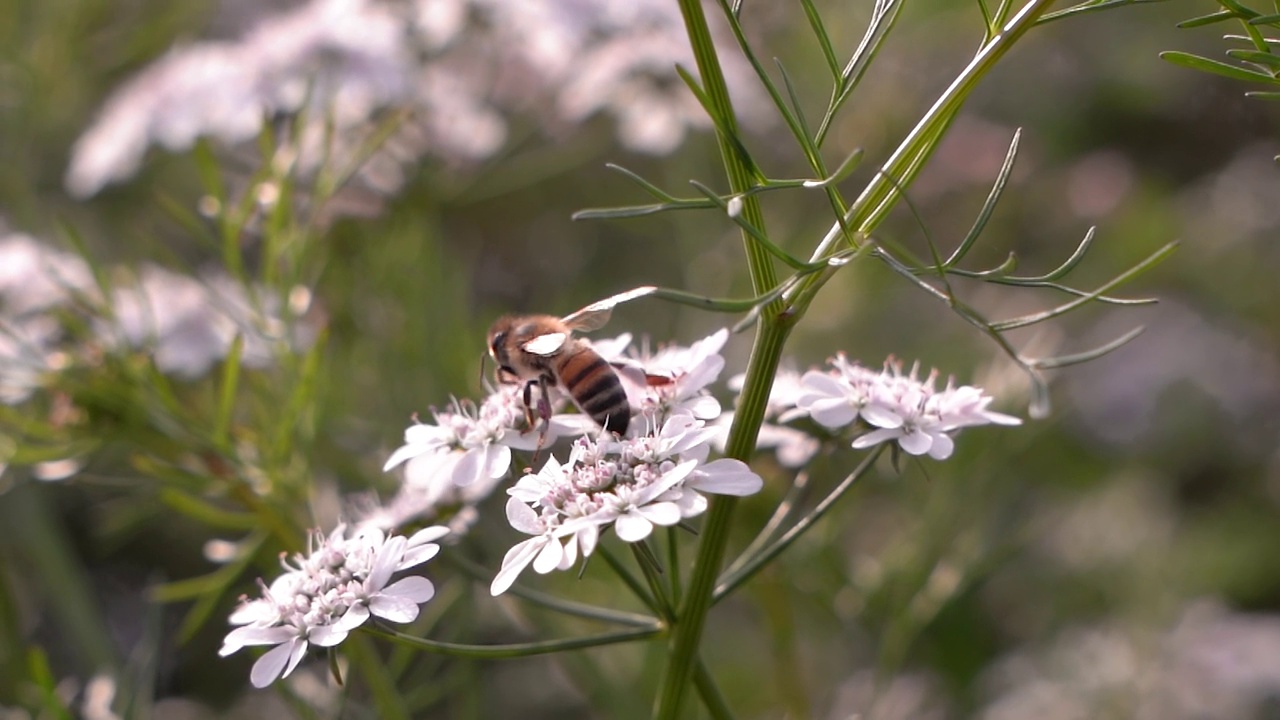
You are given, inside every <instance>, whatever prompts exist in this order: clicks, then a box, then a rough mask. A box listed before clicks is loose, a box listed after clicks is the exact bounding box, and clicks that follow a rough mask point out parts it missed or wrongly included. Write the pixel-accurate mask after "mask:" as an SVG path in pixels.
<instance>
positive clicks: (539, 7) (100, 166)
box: [64, 0, 769, 197]
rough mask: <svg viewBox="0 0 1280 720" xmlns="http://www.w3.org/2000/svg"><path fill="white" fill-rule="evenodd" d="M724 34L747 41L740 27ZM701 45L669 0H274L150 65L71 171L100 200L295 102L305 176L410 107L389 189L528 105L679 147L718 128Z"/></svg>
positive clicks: (752, 119)
mask: <svg viewBox="0 0 1280 720" xmlns="http://www.w3.org/2000/svg"><path fill="white" fill-rule="evenodd" d="M713 33H715V35H716V36H717V37H719V38H720V39H721V41H722V42H727V43H731V42H732V40H731V38H730V37H729V34H728V33H727V32H725V28H724V27H723V25H716V26H713ZM691 53H692V51H691V50H690V49H689V46H688V41H687V38H686V35H685V29H684V23H683V20H682V18H681V15H680V12H679V9H678V8H677V7H676V6H675V5H672V4H671V3H669V2H666V1H665V0H635V1H634V2H629V3H615V2H609V1H608V0H523V1H522V2H518V3H512V2H507V1H506V0H416V2H413V3H411V4H410V5H409V6H408V7H403V6H401V5H400V4H398V3H386V2H375V1H374V0H306V1H304V2H302V3H300V4H297V5H296V6H293V7H291V8H289V9H287V10H285V11H282V12H277V13H273V14H266V13H264V14H263V16H262V17H261V18H259V19H258V20H257V21H256V24H255V26H254V27H252V28H251V29H250V30H249V31H248V32H246V33H245V34H244V35H243V36H242V37H239V38H233V39H228V40H219V41H199V42H194V43H190V44H188V45H185V46H179V47H176V48H174V49H173V50H171V51H170V52H169V53H168V54H167V55H165V56H163V57H161V58H160V59H159V60H157V61H156V62H154V63H153V64H152V65H151V66H149V67H147V68H144V69H143V70H142V71H141V72H140V73H138V74H137V75H136V76H135V77H134V78H132V79H130V80H129V81H127V82H126V83H125V84H124V85H123V86H121V87H120V88H119V89H117V90H116V92H115V93H114V94H112V95H111V96H110V97H109V98H108V99H107V101H106V103H105V105H104V107H103V109H102V110H101V112H100V113H99V115H98V118H97V119H96V121H95V122H94V123H93V125H92V126H90V127H89V128H88V130H86V131H85V132H84V134H83V135H81V137H80V138H79V139H78V140H77V142H76V143H75V146H74V148H73V150H72V156H71V162H70V166H69V168H68V170H67V172H66V177H65V181H64V182H65V185H66V187H67V189H68V190H69V191H70V192H71V193H72V194H73V195H76V196H79V197H87V196H90V195H93V194H95V193H97V192H98V191H99V190H101V189H102V188H103V187H105V186H106V185H108V184H110V183H113V182H118V181H121V180H124V179H126V178H128V177H131V176H132V175H133V174H135V173H136V172H137V170H138V168H139V166H140V165H141V163H142V160H143V158H144V157H145V154H146V152H147V150H148V149H149V148H151V147H153V146H161V147H163V148H166V149H168V150H170V151H183V150H186V149H188V148H190V147H191V146H192V145H193V144H194V142H195V140H196V139H197V138H200V137H208V138H214V139H216V140H219V141H222V142H223V143H225V144H227V145H230V146H242V145H244V144H246V143H247V142H249V141H251V140H252V138H253V137H255V136H256V135H257V134H258V132H259V130H260V129H261V127H262V125H263V123H264V122H265V121H267V120H268V119H271V118H276V117H279V116H280V115H285V114H291V115H294V116H295V117H298V118H300V119H302V120H303V122H301V123H299V126H298V127H297V129H296V131H295V132H294V133H292V135H291V137H290V138H289V139H287V140H285V141H284V142H287V143H289V145H288V146H287V147H286V148H285V150H286V152H284V153H282V156H288V157H289V158H291V162H292V164H293V167H292V170H293V172H294V173H295V174H296V175H298V176H300V177H304V178H305V177H307V176H309V175H311V174H313V173H314V172H315V171H316V170H317V169H318V167H319V165H320V163H321V162H324V161H326V159H328V161H329V162H331V163H332V164H333V166H334V167H346V166H347V165H350V164H352V163H353V162H354V161H356V160H357V159H360V158H361V157H362V156H361V153H363V152H364V151H365V149H366V148H367V146H368V145H369V144H370V142H371V141H373V140H375V139H377V138H378V137H379V133H380V132H381V129H382V128H384V127H385V125H384V124H382V123H381V122H380V121H381V119H382V116H383V114H384V113H385V112H386V111H388V110H398V111H402V113H403V115H404V116H405V117H406V118H407V119H406V120H405V121H404V122H402V123H401V124H400V125H399V126H398V127H397V128H395V130H394V132H392V133H391V135H390V136H389V137H387V138H386V139H385V142H384V143H383V144H382V145H381V146H380V147H379V148H378V149H377V151H376V152H375V153H374V154H373V156H372V157H370V158H369V159H368V161H367V162H366V163H365V164H364V165H363V166H361V167H360V168H359V170H358V172H357V178H356V180H357V181H358V182H359V184H360V185H362V186H363V187H364V188H365V189H368V190H373V191H374V192H375V193H377V194H379V195H387V194H391V193H394V192H396V191H398V190H399V188H400V187H401V186H402V185H403V184H404V181H405V179H406V178H407V177H408V174H409V172H411V171H412V168H413V167H414V166H415V165H416V161H417V160H418V159H420V158H421V157H423V156H424V155H427V154H430V155H432V156H433V157H436V158H439V159H442V160H445V161H446V162H451V163H454V164H462V163H475V162H477V161H480V160H484V159H486V158H488V157H491V156H492V155H493V154H494V153H496V152H498V151H499V150H501V149H502V147H503V146H504V145H505V144H506V142H507V136H508V124H509V122H511V118H512V117H513V116H514V117H519V116H524V117H525V118H527V119H528V120H532V124H533V125H535V126H538V127H541V128H543V129H544V130H545V131H546V132H547V133H548V134H549V135H553V136H560V137H563V136H566V135H568V134H569V133H570V132H572V129H573V128H574V127H577V126H578V125H579V124H581V123H582V122H584V121H586V120H587V119H588V118H590V117H592V116H594V115H597V114H606V115H609V116H611V117H612V118H613V119H614V120H615V126H616V128H617V136H618V139H619V141H620V142H621V143H622V144H623V145H624V146H626V147H628V148H630V149H633V150H637V151H640V152H645V153H650V154H666V153H669V152H671V151H672V150H674V149H675V148H676V147H677V146H678V145H679V144H680V142H681V141H682V140H683V139H684V137H685V136H686V134H687V133H688V132H689V131H690V130H692V129H698V128H700V129H704V130H707V129H710V127H711V123H710V121H709V120H708V119H707V117H706V113H705V112H704V111H703V109H702V108H701V107H700V106H699V104H698V102H697V100H696V99H695V97H694V96H693V94H692V93H691V92H690V91H689V89H688V88H687V87H685V85H684V83H683V82H682V81H681V80H680V78H679V76H678V75H677V74H676V72H675V67H676V65H677V64H679V65H683V66H685V67H693V66H694V62H693V56H692V54H691ZM723 69H724V71H725V75H726V79H727V81H728V83H729V84H730V86H731V88H732V89H733V91H734V96H735V99H736V100H735V105H736V107H737V109H738V111H739V114H740V117H741V119H742V121H743V122H744V123H747V124H751V125H755V126H757V127H759V126H762V125H763V124H764V122H766V121H767V119H768V118H769V115H768V112H767V110H768V105H767V103H766V102H765V96H764V95H763V93H761V92H760V91H759V90H758V89H757V88H756V87H755V83H754V75H753V74H752V72H751V70H750V66H749V65H748V64H747V63H746V62H745V61H744V60H743V59H742V58H741V57H739V56H737V55H736V54H726V55H725V59H724V68H723ZM522 124H528V123H522Z"/></svg>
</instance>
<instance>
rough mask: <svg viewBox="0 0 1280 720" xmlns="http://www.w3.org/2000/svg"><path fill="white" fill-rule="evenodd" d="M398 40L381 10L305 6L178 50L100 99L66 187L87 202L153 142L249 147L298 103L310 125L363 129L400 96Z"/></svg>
mask: <svg viewBox="0 0 1280 720" xmlns="http://www.w3.org/2000/svg"><path fill="white" fill-rule="evenodd" d="M405 35H406V28H405V27H404V22H403V21H402V20H401V19H400V18H399V17H398V16H397V14H395V13H394V12H393V11H392V9H391V7H390V6H388V5H384V4H381V3H370V2H365V1H364V0H313V1H312V2H309V3H307V4H305V5H302V6H300V7H298V8H296V9H294V10H291V11H289V12H287V13H284V14H281V15H277V16H273V17H268V18H265V19H264V20H262V21H261V22H260V24H259V25H258V26H257V27H256V28H255V29H254V30H252V31H251V32H250V33H248V34H247V35H246V37H245V38H244V39H242V40H241V41H239V42H204V43H197V44H194V45H191V46H188V47H185V48H176V49H174V50H172V51H170V53H169V54H168V55H166V56H165V57H164V58H161V59H160V60H158V61H157V62H156V63H154V64H152V65H151V66H149V67H148V68H146V69H145V70H143V71H142V72H141V73H140V74H138V75H137V76H136V77H135V78H133V79H132V80H130V81H129V82H128V83H126V84H125V85H124V86H123V87H122V88H121V89H120V90H118V91H117V92H116V93H115V94H114V95H112V96H111V98H109V99H108V101H107V104H106V106H105V107H104V109H103V111H102V113H101V114H100V116H99V118H98V120H97V121H96V122H95V124H94V125H93V126H92V127H91V128H90V129H89V130H88V131H87V132H86V133H85V134H84V135H82V136H81V137H80V139H79V140H77V141H76V144H75V147H74V148H72V154H71V165H70V167H69V168H68V170H67V176H66V186H67V189H68V191H70V192H71V193H72V194H73V195H76V196H79V197H87V196H90V195H93V194H94V193H96V192H98V191H99V190H100V189H102V187H103V186H104V185H107V184H109V183H112V182H115V181H118V180H121V179H124V178H127V177H129V176H130V175H132V174H133V173H134V172H136V171H137V168H138V165H139V163H140V162H141V160H142V156H143V154H144V153H145V152H146V150H147V148H148V147H149V146H151V145H153V144H158V145H161V146H162V147H164V148H166V149H168V150H172V151H182V150H186V149H188V148H190V147H191V146H192V145H193V144H194V143H195V141H196V139H197V138H200V137H212V138H216V139H218V140H221V141H224V142H226V143H228V144H232V145H234V144H237V143H241V142H245V141H248V140H250V139H252V138H253V137H254V136H256V135H257V133H258V132H259V130H260V129H261V128H262V124H263V123H264V122H265V121H266V120H267V119H268V118H270V117H271V116H272V115H275V114H278V113H292V112H297V111H299V110H302V109H303V105H304V104H308V113H309V114H311V115H314V116H315V120H314V122H316V123H323V122H325V121H326V120H327V121H330V122H332V123H333V124H334V125H335V126H336V127H337V128H338V129H344V128H348V127H350V126H352V125H355V124H357V123H363V122H364V121H366V120H368V119H369V117H370V116H371V115H372V113H373V112H374V111H375V110H377V109H378V108H380V107H384V106H385V105H387V104H388V103H390V102H391V101H392V100H394V99H397V98H400V97H403V96H404V95H405V93H406V88H407V87H408V85H409V83H410V78H409V71H410V65H411V57H410V53H409V50H408V47H407V45H406V37H405ZM311 157H318V156H315V155H312V156H311Z"/></svg>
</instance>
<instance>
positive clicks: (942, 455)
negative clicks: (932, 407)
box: [929, 433, 956, 460]
mask: <svg viewBox="0 0 1280 720" xmlns="http://www.w3.org/2000/svg"><path fill="white" fill-rule="evenodd" d="M955 449H956V443H955V441H954V440H952V439H951V437H950V436H948V435H943V434H941V433H939V434H937V435H934V436H933V445H932V446H931V447H930V448H929V457H931V458H933V459H934V460H946V459H947V458H949V457H951V453H952V452H954V451H955Z"/></svg>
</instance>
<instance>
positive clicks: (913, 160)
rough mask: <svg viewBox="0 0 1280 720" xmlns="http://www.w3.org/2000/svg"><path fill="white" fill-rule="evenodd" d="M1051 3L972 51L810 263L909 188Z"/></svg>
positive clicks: (1041, 3)
mask: <svg viewBox="0 0 1280 720" xmlns="http://www.w3.org/2000/svg"><path fill="white" fill-rule="evenodd" d="M1051 4H1053V0H1031V1H1030V2H1028V3H1027V4H1026V5H1025V6H1024V7H1023V8H1022V10H1020V11H1019V12H1018V14H1017V15H1015V16H1014V17H1013V19H1012V20H1010V21H1009V22H1008V23H1007V24H1006V25H1005V26H1004V28H1003V30H1002V31H1001V32H1000V33H999V34H998V35H996V36H995V37H993V38H991V40H990V41H989V42H987V43H986V44H984V45H983V46H982V47H981V48H980V49H979V50H978V53H977V55H975V56H974V58H973V60H972V61H971V62H970V63H969V64H968V65H967V66H966V67H965V69H964V70H962V71H961V72H960V74H959V75H958V76H956V79H955V80H953V81H952V83H951V85H950V86H949V87H948V88H947V89H946V91H945V92H944V93H943V94H942V95H941V96H940V97H939V98H938V100H937V101H936V102H935V103H934V104H933V107H931V108H929V112H927V113H925V116H924V117H923V118H921V119H920V122H919V123H917V124H916V126H915V128H913V129H912V130H911V133H910V134H909V135H907V137H906V138H905V139H904V140H903V141H902V144H901V145H899V146H898V149H897V150H896V151H894V153H893V156H892V157H890V158H889V160H888V161H887V162H885V164H884V167H883V168H882V169H881V171H880V172H879V173H877V174H876V176H875V177H874V178H872V180H871V182H869V183H867V187H866V189H864V190H863V191H862V194H861V195H860V196H859V197H858V199H857V201H856V202H854V204H853V207H851V208H850V209H849V212H848V213H846V214H845V217H844V218H843V224H842V223H841V222H837V223H836V224H835V225H833V226H832V227H831V229H830V230H829V231H828V232H827V235H826V237H824V238H823V239H822V242H821V243H819V244H818V247H817V249H816V250H815V251H814V253H813V258H812V259H813V260H814V261H817V260H820V259H822V258H823V257H825V256H826V255H827V254H829V253H830V252H831V248H832V247H833V246H834V244H835V243H836V241H837V240H839V239H840V238H841V237H843V235H844V227H845V226H847V227H849V228H851V229H853V230H854V231H857V232H862V233H867V234H870V233H871V232H872V231H873V230H874V229H875V228H876V227H877V226H878V225H879V224H880V221H881V220H883V219H884V217H885V216H886V215H888V214H889V211H890V210H892V209H893V206H894V204H895V203H897V201H898V198H900V197H901V191H900V190H899V188H905V187H910V186H911V182H912V181H913V180H914V179H915V177H916V175H917V174H918V173H919V172H920V170H921V169H922V168H923V167H924V164H925V162H926V161H927V160H928V159H929V158H930V157H931V156H932V155H933V151H934V150H935V149H937V147H938V144H939V143H940V142H941V141H942V136H943V135H944V134H945V132H946V129H947V127H948V126H949V125H950V124H951V121H952V119H954V118H955V115H956V113H957V112H959V110H960V107H961V105H963V104H964V101H965V99H966V98H968V97H969V93H970V92H971V91H972V90H973V88H974V87H976V86H977V84H978V81H979V80H981V79H982V78H983V77H984V76H986V74H987V73H988V72H989V71H990V70H991V68H992V67H994V66H995V64H996V63H997V62H998V61H999V60H1000V58H1002V57H1004V54H1005V53H1006V52H1008V50H1009V48H1010V47H1012V46H1013V44H1014V43H1015V42H1017V41H1018V39H1019V38H1021V37H1022V35H1023V34H1024V33H1026V32H1027V30H1030V29H1031V27H1032V26H1033V25H1034V24H1035V22H1036V20H1037V19H1039V17H1040V16H1041V15H1042V14H1044V12H1045V11H1046V10H1047V9H1048V8H1049V6H1050V5H1051ZM820 279H821V274H819V275H817V276H814V277H813V278H811V279H809V280H807V281H806V283H805V284H804V286H802V287H800V288H797V289H796V291H795V295H794V296H796V297H805V296H806V295H808V293H807V292H806V290H808V289H809V288H808V286H809V285H812V284H813V283H816V282H818V281H819V280H820Z"/></svg>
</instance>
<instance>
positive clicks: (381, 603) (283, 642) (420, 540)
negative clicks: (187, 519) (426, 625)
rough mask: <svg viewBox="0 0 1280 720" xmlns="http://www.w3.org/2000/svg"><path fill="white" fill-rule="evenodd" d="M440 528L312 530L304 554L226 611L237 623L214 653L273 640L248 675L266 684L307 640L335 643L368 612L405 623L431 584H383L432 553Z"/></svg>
mask: <svg viewBox="0 0 1280 720" xmlns="http://www.w3.org/2000/svg"><path fill="white" fill-rule="evenodd" d="M447 532H448V530H446V529H445V528H439V527H432V528H427V529H425V530H421V531H419V532H417V533H415V534H414V535H413V537H411V538H405V537H403V536H393V537H389V538H388V537H386V536H384V535H383V533H382V532H381V531H380V530H376V529H372V528H362V529H359V530H357V531H356V532H355V533H354V534H352V535H351V536H350V537H348V536H347V528H346V527H345V526H339V527H338V528H337V529H335V530H334V531H333V532H332V533H330V534H329V535H328V537H321V536H320V535H318V534H317V535H314V536H313V537H312V538H311V545H312V547H311V551H310V553H309V554H307V555H301V554H299V555H295V556H294V558H293V565H286V569H287V572H286V573H285V574H284V575H281V576H280V577H279V578H277V579H276V580H275V581H274V582H272V583H271V585H270V587H266V586H264V587H263V590H262V595H263V596H262V597H261V598H259V599H256V600H246V601H244V602H243V603H242V604H241V605H240V607H239V608H238V609H237V610H236V611H235V612H233V613H232V614H231V617H230V622H231V624H233V625H240V626H241V627H238V628H236V629H235V630H232V631H231V632H230V633H228V634H227V637H226V639H225V640H223V644H222V649H221V650H219V651H218V654H219V655H222V656H223V657H226V656H227V655H230V654H232V653H235V652H237V651H239V650H240V649H242V648H245V647H248V646H251V645H275V646H276V647H274V648H272V649H271V650H269V651H267V653H266V654H264V655H263V656H262V657H261V658H259V659H258V661H257V662H255V663H254V665H253V670H252V671H251V672H250V675H249V679H250V681H251V682H252V683H253V685H254V686H255V687H266V686H267V685H270V684H271V683H272V682H273V681H275V680H276V679H277V678H279V677H285V676H288V675H289V673H291V672H293V669H294V668H295V667H297V666H298V663H299V662H301V661H302V658H303V656H304V655H305V654H306V652H307V648H308V647H309V646H310V645H312V644H315V645H319V646H320V647H332V646H334V645H337V644H338V643H340V642H342V641H343V640H345V639H346V637H347V635H348V634H350V632H351V631H352V630H354V629H355V628H357V627H359V626H360V625H361V624H363V623H364V622H365V621H366V620H368V619H369V617H370V616H371V615H372V616H377V617H380V618H382V619H384V620H389V621H391V622H398V623H404V622H410V621H412V620H413V619H414V618H416V617H417V616H418V605H419V604H420V603H424V602H426V601H427V600H430V599H431V597H432V596H433V595H434V594H435V588H434V586H433V585H432V584H431V581H430V580H427V579H426V578H423V577H406V578H403V579H401V580H399V581H397V582H394V583H391V584H388V581H389V580H390V579H391V576H392V574H393V573H396V572H399V571H401V570H405V569H408V568H411V567H415V566H417V565H420V564H422V563H424V562H426V561H427V560H430V559H431V558H432V557H434V556H435V555H436V553H438V552H439V550H440V546H439V545H436V544H435V543H434V542H433V541H434V540H438V539H439V538H441V537H443V536H444V535H445V534H446V533H447Z"/></svg>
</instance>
